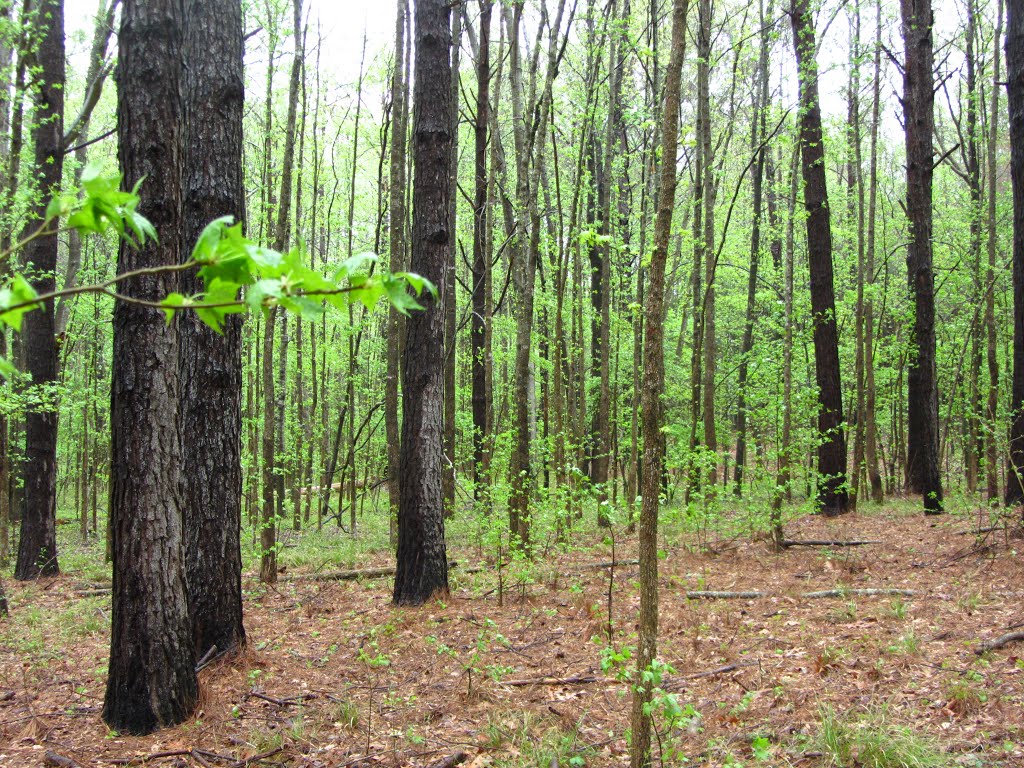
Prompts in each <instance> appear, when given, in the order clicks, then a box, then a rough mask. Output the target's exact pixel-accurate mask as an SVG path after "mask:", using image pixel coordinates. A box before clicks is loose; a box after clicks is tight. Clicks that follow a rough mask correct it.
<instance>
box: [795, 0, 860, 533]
mask: <svg viewBox="0 0 1024 768" xmlns="http://www.w3.org/2000/svg"><path fill="white" fill-rule="evenodd" d="M790 16H791V19H792V23H793V42H794V47H795V50H796V60H797V70H798V76H799V79H800V153H801V158H802V164H801V165H802V172H803V181H804V207H805V208H806V209H807V260H808V263H809V265H810V271H811V312H812V313H813V316H814V370H815V377H816V380H817V385H818V407H819V410H818V433H819V439H820V440H821V444H820V445H819V446H818V475H819V479H818V503H819V505H820V507H821V511H822V512H823V513H824V514H826V515H838V514H842V513H843V512H845V511H846V507H847V502H848V492H847V488H846V435H845V432H844V430H843V399H842V381H841V378H840V374H839V332H838V328H837V325H836V302H835V290H834V287H833V283H832V227H831V222H830V220H829V207H828V190H827V189H826V183H825V145H824V142H823V137H822V130H821V106H820V102H819V100H818V65H817V62H816V61H815V42H814V19H813V17H812V15H811V10H810V7H809V5H808V3H807V0H795V1H794V3H793V9H792V12H791V14H790Z"/></svg>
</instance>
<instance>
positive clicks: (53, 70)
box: [14, 0, 65, 579]
mask: <svg viewBox="0 0 1024 768" xmlns="http://www.w3.org/2000/svg"><path fill="white" fill-rule="evenodd" d="M33 23H34V24H35V25H36V27H37V33H38V36H39V48H38V50H37V52H36V61H37V64H38V66H39V76H38V78H37V79H36V80H35V82H36V85H35V87H34V88H33V98H34V100H35V117H34V119H35V125H34V127H33V129H32V140H33V143H34V145H35V175H36V177H37V179H38V181H39V187H40V189H39V193H40V194H39V202H38V203H37V204H36V207H35V210H34V211H33V216H32V220H31V223H30V224H29V228H30V229H31V230H34V229H36V228H37V227H38V226H39V223H40V222H42V221H43V219H44V217H45V215H46V206H47V204H48V202H49V200H50V199H51V198H53V197H54V195H56V194H57V193H58V192H59V191H60V183H61V176H62V174H63V172H64V79H65V78H64V0H42V1H41V2H40V3H39V5H38V7H37V8H36V12H35V14H34V22H33ZM57 242H58V240H57V232H56V231H53V230H52V229H51V230H50V231H49V232H48V233H46V234H45V235H43V236H41V237H38V238H36V239H34V240H33V241H32V242H30V243H29V245H28V246H27V247H26V249H25V257H24V258H25V269H26V271H27V272H29V274H30V275H31V279H32V286H33V288H35V289H36V291H38V292H39V293H49V292H52V291H53V289H54V286H55V284H56V279H55V273H56V270H57ZM53 308H54V305H53V301H52V300H50V301H47V302H45V304H44V305H43V308H42V309H41V310H39V311H37V312H31V313H29V315H28V316H27V317H26V318H25V331H24V344H25V351H26V362H27V367H28V372H29V374H30V375H31V377H32V386H33V387H34V388H36V390H37V393H36V397H35V398H34V400H35V403H36V404H35V405H34V406H32V407H31V408H29V409H28V411H27V413H26V414H25V458H26V462H25V467H24V482H25V507H24V510H23V512H22V517H21V540H20V541H19V544H18V563H17V566H16V567H15V570H14V576H15V578H17V579H33V578H36V577H38V576H53V575H55V574H57V573H58V572H59V570H60V569H59V568H58V565H57V405H56V402H55V400H54V393H53V392H50V391H49V388H50V387H51V386H52V385H53V383H54V381H55V380H56V378H57V347H56V345H55V343H54V333H53V327H54V311H53Z"/></svg>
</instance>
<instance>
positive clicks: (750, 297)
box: [733, 0, 774, 496]
mask: <svg viewBox="0 0 1024 768" xmlns="http://www.w3.org/2000/svg"><path fill="white" fill-rule="evenodd" d="M772 6H773V4H772V3H770V2H769V6H768V11H767V14H766V13H765V8H764V2H763V0H762V2H761V3H760V22H761V26H762V28H763V29H764V31H763V32H762V33H761V52H760V54H759V56H758V64H757V86H756V87H757V92H756V97H755V100H754V117H753V120H752V121H751V123H752V125H751V131H750V146H751V151H753V152H755V153H756V155H755V156H756V160H755V161H754V178H753V180H752V190H751V194H752V196H753V198H754V210H753V220H752V222H751V228H750V272H749V273H748V275H747V309H746V322H745V324H744V327H743V345H742V347H741V349H740V370H739V381H738V386H739V402H738V403H737V405H736V468H735V470H734V474H733V482H734V483H735V486H734V490H735V493H736V495H737V496H742V495H743V471H744V468H745V467H746V463H747V371H748V368H749V364H750V355H751V352H752V351H753V349H754V313H755V311H756V309H757V271H758V265H759V263H760V260H761V206H762V201H763V190H762V186H763V180H764V166H765V154H766V152H767V148H765V147H761V146H760V144H761V142H762V141H763V140H764V135H765V128H766V126H765V116H766V115H767V112H768V76H769V72H768V66H769V58H768V52H769V45H770V41H769V33H768V29H767V27H765V23H766V20H767V18H771V16H772V14H773V13H774V10H773V7H772Z"/></svg>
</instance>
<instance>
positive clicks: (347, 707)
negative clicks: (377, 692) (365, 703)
mask: <svg viewBox="0 0 1024 768" xmlns="http://www.w3.org/2000/svg"><path fill="white" fill-rule="evenodd" d="M334 722H336V723H341V725H342V727H344V728H348V729H350V730H354V729H355V728H356V727H357V726H358V725H359V708H358V707H357V706H356V705H355V702H353V701H352V700H351V699H343V700H342V701H339V702H336V703H335V705H334Z"/></svg>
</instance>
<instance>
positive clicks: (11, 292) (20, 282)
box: [0, 275, 42, 332]
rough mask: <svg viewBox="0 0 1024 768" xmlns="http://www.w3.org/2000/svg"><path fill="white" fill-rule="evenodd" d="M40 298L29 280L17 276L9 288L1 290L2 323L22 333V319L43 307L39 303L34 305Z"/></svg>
mask: <svg viewBox="0 0 1024 768" xmlns="http://www.w3.org/2000/svg"><path fill="white" fill-rule="evenodd" d="M38 296H39V294H38V293H36V289H35V288H33V287H32V286H31V284H30V283H29V282H28V280H26V279H25V278H24V277H22V276H21V275H15V276H14V277H13V278H11V282H10V283H9V284H8V285H7V287H5V288H3V289H0V322H2V323H4V324H5V325H9V326H10V327H11V328H13V329H14V330H16V331H18V332H20V331H21V318H22V317H23V316H24V315H25V314H26V313H27V312H31V311H32V310H33V309H40V308H41V307H42V305H41V304H39V303H33V302H34V300H35V299H36V298H38ZM9 307H16V309H9Z"/></svg>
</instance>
